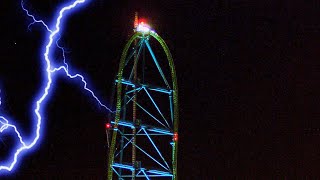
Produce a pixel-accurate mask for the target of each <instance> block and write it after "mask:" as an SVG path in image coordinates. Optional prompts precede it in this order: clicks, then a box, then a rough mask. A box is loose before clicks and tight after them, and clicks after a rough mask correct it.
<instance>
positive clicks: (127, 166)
mask: <svg viewBox="0 0 320 180" xmlns="http://www.w3.org/2000/svg"><path fill="white" fill-rule="evenodd" d="M112 166H113V167H118V168H123V169H128V170H131V171H133V170H134V168H133V166H129V165H124V164H119V163H114V164H113V165H112Z"/></svg>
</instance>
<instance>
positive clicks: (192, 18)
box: [0, 0, 320, 179]
mask: <svg viewBox="0 0 320 180" xmlns="http://www.w3.org/2000/svg"><path fill="white" fill-rule="evenodd" d="M64 2H68V1H62V0H44V1H37V0H28V1H27V0H26V1H25V6H26V7H27V8H28V9H29V10H30V12H31V13H32V14H34V15H36V16H37V17H39V18H42V19H43V20H44V21H45V22H51V21H52V19H53V14H54V13H55V11H56V10H57V8H58V7H60V6H61V4H63V3H64ZM135 11H138V12H139V15H140V16H142V17H145V18H146V19H148V21H149V22H150V24H152V27H153V28H154V29H155V31H156V32H157V33H158V34H159V35H160V36H161V37H162V38H163V39H164V40H165V41H166V43H167V44H168V46H169V48H170V50H171V53H172V55H173V58H174V62H175V66H176V71H177V77H178V85H179V101H180V102H179V105H180V123H179V152H178V173H179V178H180V179H213V177H217V178H221V179H228V178H229V177H251V178H252V179H255V178H257V177H260V178H261V177H264V178H266V179H270V178H271V177H273V178H275V177H287V178H290V177H303V176H307V175H309V176H314V177H315V176H316V177H320V174H319V167H320V141H319V140H320V113H319V110H320V93H319V90H320V61H319V59H318V57H320V51H319V48H320V19H319V17H320V3H319V2H313V1H305V2H300V1H289V0H284V1H266V2H261V1H241V0H234V1H233V0H227V1H187V0H185V1H181V0H177V1H173V0H162V1H156V0H154V1H151V0H149V1H147V0H138V1H128V2H127V1H104V0H92V1H91V2H90V3H87V4H86V6H83V7H82V8H81V11H78V12H76V13H73V14H72V15H71V16H69V18H68V19H67V21H65V22H66V23H65V25H64V26H63V29H64V32H63V33H62V34H61V39H60V42H61V45H62V46H64V47H65V48H66V51H67V56H68V62H69V65H70V66H71V67H72V68H74V69H76V70H78V71H80V72H82V73H83V74H84V75H85V76H86V78H87V79H88V80H89V84H90V87H91V88H93V89H94V90H95V92H96V94H97V95H98V96H99V97H100V98H101V99H102V100H103V101H104V102H105V103H106V104H109V103H110V102H109V101H110V95H111V91H112V87H113V86H112V83H113V79H114V77H115V74H116V71H117V69H118V65H119V60H120V55H121V52H122V49H123V47H124V45H125V43H126V41H127V40H128V38H129V34H130V33H131V32H132V24H133V16H134V12H135ZM0 18H1V21H0V22H1V25H0V34H1V37H0V39H1V41H0V43H1V45H0V60H1V66H0V89H1V94H0V96H1V99H2V104H1V106H0V111H1V114H5V115H6V116H9V117H11V118H13V119H14V120H15V121H14V122H13V123H15V124H17V125H18V126H19V127H20V129H21V131H22V132H23V133H24V135H25V136H31V135H33V133H32V131H31V130H32V115H31V108H30V107H31V103H32V101H33V100H34V99H35V98H36V95H37V92H38V90H39V88H41V86H42V84H41V78H40V77H41V76H42V74H43V72H42V70H41V66H42V64H41V58H42V57H41V52H42V45H43V42H44V41H46V31H45V30H44V29H43V28H42V27H41V26H40V25H33V26H31V27H30V30H28V25H29V23H31V22H32V21H31V19H30V18H28V17H27V16H26V15H25V13H24V11H22V9H21V7H20V2H19V1H16V0H10V1H9V0H7V1H0ZM57 82H58V83H57V84H56V85H55V87H54V89H53V90H54V93H53V94H52V95H51V97H50V100H49V101H48V102H47V104H46V108H45V111H44V112H45V113H44V114H45V118H46V120H45V123H44V124H43V134H42V138H41V141H39V143H38V146H37V148H36V149H35V150H32V151H29V152H28V153H27V154H26V155H24V156H23V158H22V161H21V162H20V163H19V164H18V166H17V168H15V173H13V174H10V175H9V176H8V177H9V178H10V179H21V178H26V179H34V178H35V177H38V178H39V179H47V178H48V177H56V178H57V179H80V178H84V179H102V178H103V177H104V175H105V173H106V162H107V160H106V159H107V154H106V147H105V130H104V123H105V118H106V115H107V114H106V112H105V111H104V110H103V109H101V108H100V107H99V106H98V105H97V104H96V103H95V101H94V100H92V99H91V98H90V96H88V94H86V93H85V92H84V91H83V90H82V88H81V86H80V85H79V84H78V83H76V81H72V80H71V81H70V80H69V79H67V78H63V77H61V78H58V79H57ZM0 138H2V141H3V142H5V143H6V145H5V144H4V143H3V142H1V141H0V158H4V157H5V155H6V153H8V152H7V151H8V146H9V145H11V144H12V142H13V139H10V137H1V135H0ZM0 160H1V159H0ZM251 178H249V179H251ZM0 179H5V176H0Z"/></svg>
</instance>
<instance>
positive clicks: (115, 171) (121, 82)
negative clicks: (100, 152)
mask: <svg viewBox="0 0 320 180" xmlns="http://www.w3.org/2000/svg"><path fill="white" fill-rule="evenodd" d="M115 84H116V93H115V99H116V113H115V114H114V115H111V116H110V117H111V118H110V122H109V123H108V124H107V125H106V128H107V130H108V132H111V134H112V136H111V143H110V148H109V154H108V180H112V179H118V180H121V179H131V180H134V179H174V180H177V179H178V176H177V152H178V151H177V150H178V118H179V112H178V85H177V79H176V71H175V68H174V64H173V59H172V56H171V53H170V51H169V48H168V46H167V44H166V43H165V42H164V40H163V39H162V38H161V37H160V36H159V35H158V34H157V33H156V32H155V31H153V30H151V28H150V26H149V25H148V24H147V22H145V21H143V20H139V18H138V14H137V13H136V14H135V18H134V34H133V35H132V36H131V38H130V39H129V40H128V42H127V44H126V45H125V47H124V50H123V52H122V55H121V59H120V65H119V70H118V74H117V78H116V80H115Z"/></svg>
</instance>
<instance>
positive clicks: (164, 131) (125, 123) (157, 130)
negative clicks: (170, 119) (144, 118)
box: [111, 120, 173, 136]
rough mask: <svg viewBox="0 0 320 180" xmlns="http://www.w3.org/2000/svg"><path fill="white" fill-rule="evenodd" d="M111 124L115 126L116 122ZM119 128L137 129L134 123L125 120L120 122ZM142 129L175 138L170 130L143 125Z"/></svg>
mask: <svg viewBox="0 0 320 180" xmlns="http://www.w3.org/2000/svg"><path fill="white" fill-rule="evenodd" d="M111 124H115V122H114V121H111ZM118 126H125V127H129V128H134V127H135V126H134V125H133V122H130V121H125V120H120V121H119V122H118ZM141 128H144V129H145V130H147V131H150V132H155V133H159V134H162V135H169V136H173V132H172V131H171V130H168V129H164V128H157V127H152V126H147V125H143V124H141Z"/></svg>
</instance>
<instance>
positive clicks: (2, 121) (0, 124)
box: [0, 0, 113, 175]
mask: <svg viewBox="0 0 320 180" xmlns="http://www.w3.org/2000/svg"><path fill="white" fill-rule="evenodd" d="M85 2H86V0H75V1H73V2H69V3H67V4H65V5H64V6H62V8H61V9H60V10H59V11H57V15H56V18H55V21H54V22H53V23H52V24H53V27H50V26H48V25H47V24H46V23H45V22H44V21H43V20H38V19H36V18H35V16H33V15H32V14H30V13H29V11H28V10H27V9H26V8H25V7H24V2H23V0H22V1H21V7H22V9H23V10H24V11H25V12H26V15H27V16H28V17H30V18H31V19H32V20H33V22H32V23H30V24H29V26H28V29H30V27H31V26H32V25H34V24H36V23H38V24H41V25H42V26H43V27H45V29H46V30H47V31H48V34H47V36H48V41H47V43H46V44H45V45H44V46H43V47H44V49H43V58H44V59H43V60H44V63H43V69H44V72H45V75H44V77H43V79H42V81H43V84H44V86H43V87H42V88H41V89H40V90H39V94H38V95H37V96H36V99H35V100H34V103H33V106H32V108H33V109H32V110H33V112H34V117H33V119H34V124H35V127H34V129H33V131H34V132H35V135H34V137H33V138H32V139H31V140H29V141H28V142H26V141H24V139H25V138H24V137H22V135H21V133H20V132H19V131H18V128H17V127H16V126H15V125H13V124H11V123H9V122H10V121H9V120H8V119H7V118H5V117H4V116H2V115H1V116H0V133H3V132H4V131H6V130H9V129H13V130H14V132H15V134H16V136H17V137H18V138H19V141H20V145H19V147H18V149H16V150H14V151H13V157H12V158H9V160H8V162H0V175H1V174H2V173H1V171H3V170H5V171H12V170H13V168H14V167H15V165H16V164H17V162H18V161H19V157H21V155H22V152H23V151H26V150H29V149H31V148H34V147H35V145H36V144H37V142H38V140H39V139H40V134H41V124H42V121H43V115H44V114H43V112H42V111H43V109H44V106H45V104H46V101H47V100H48V98H49V96H50V94H51V93H52V91H51V89H52V87H53V86H54V84H55V82H54V81H53V76H54V75H55V74H56V73H57V72H60V71H62V72H64V75H66V76H67V77H69V78H71V79H80V80H81V83H82V85H83V86H82V87H83V89H84V90H86V91H88V92H89V93H90V94H91V96H92V97H93V98H94V99H95V100H96V101H97V102H98V104H99V105H100V106H102V107H103V108H105V109H106V110H107V111H110V112H113V111H111V109H109V108H108V107H107V106H106V105H104V104H102V103H101V101H100V100H99V99H98V97H97V96H96V95H95V94H94V92H93V91H92V90H91V89H89V88H88V86H87V82H86V80H85V78H84V77H83V76H82V75H81V74H78V73H75V74H72V73H70V72H69V69H68V64H67V63H66V59H65V55H64V49H63V48H62V47H61V46H59V45H58V41H59V36H57V35H59V33H60V31H62V30H61V24H62V23H63V19H64V18H65V17H66V13H67V12H68V11H71V10H75V9H77V8H78V7H79V5H80V4H84V3H85ZM51 28H52V29H51ZM54 42H55V43H56V46H57V47H58V48H60V49H61V50H62V53H63V62H64V65H63V66H60V67H55V66H54V65H53V64H54V62H53V60H52V59H53V58H52V57H51V54H52V52H51V50H52V48H53V47H52V44H53V43H54ZM59 75H60V74H59ZM0 104H1V99H0ZM0 135H1V134H0ZM19 155H20V156H19Z"/></svg>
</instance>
